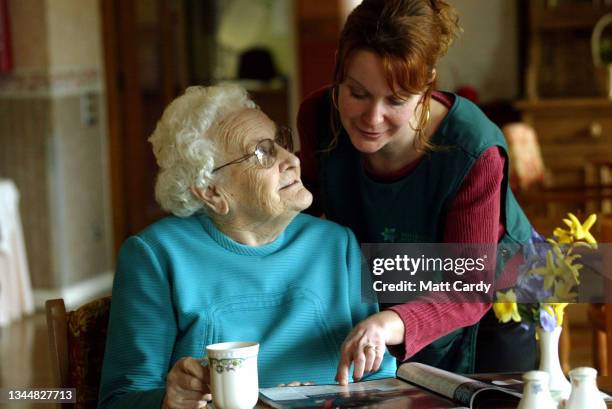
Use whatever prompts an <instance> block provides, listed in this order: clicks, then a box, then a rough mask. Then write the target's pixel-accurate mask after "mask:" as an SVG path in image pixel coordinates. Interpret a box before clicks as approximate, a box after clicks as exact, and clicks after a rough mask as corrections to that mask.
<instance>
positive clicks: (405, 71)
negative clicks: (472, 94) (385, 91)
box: [332, 0, 461, 149]
mask: <svg viewBox="0 0 612 409" xmlns="http://www.w3.org/2000/svg"><path fill="white" fill-rule="evenodd" d="M460 31H461V28H460V27H459V23H458V18H457V14H456V12H455V10H454V9H453V8H452V7H451V6H450V5H449V4H448V3H447V2H446V1H444V0H364V1H363V2H362V3H361V4H360V5H359V6H357V7H356V8H355V10H353V12H351V14H350V15H349V16H348V19H347V21H346V23H345V25H344V28H343V29H342V32H341V34H340V42H339V45H338V53H337V56H336V67H335V70H334V77H333V83H334V88H335V89H337V86H338V85H340V84H341V83H342V82H344V79H345V77H346V70H347V65H348V61H349V60H350V58H351V56H352V54H353V53H354V52H355V51H357V50H368V51H371V52H374V53H375V54H377V55H378V56H380V58H381V59H382V63H383V68H384V71H385V77H386V81H387V84H388V86H389V88H390V89H391V90H392V92H393V96H394V97H396V98H400V99H401V98H402V97H401V95H399V94H398V93H399V92H400V91H405V92H408V93H410V94H419V93H422V94H423V97H422V99H421V101H420V102H419V103H420V104H423V109H421V115H420V118H419V120H418V127H417V129H420V130H422V129H424V127H425V125H426V124H427V121H428V119H429V103H430V101H431V92H432V91H433V89H434V86H435V83H436V80H435V75H434V68H435V66H436V64H437V62H438V60H439V59H440V57H442V56H443V55H444V54H446V52H447V50H448V48H449V47H450V45H451V44H452V42H453V40H454V39H455V37H456V36H457V34H458V33H459V32H460ZM332 92H335V90H332ZM415 145H416V146H417V148H421V149H423V148H429V147H431V146H430V144H429V143H428V142H427V140H425V135H424V133H423V132H420V131H419V132H417V136H416V139H415Z"/></svg>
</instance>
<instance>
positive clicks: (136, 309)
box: [98, 236, 177, 409]
mask: <svg viewBox="0 0 612 409" xmlns="http://www.w3.org/2000/svg"><path fill="white" fill-rule="evenodd" d="M176 335H177V323H176V319H175V315H174V312H173V307H172V297H171V290H170V285H169V282H168V278H167V276H166V273H165V271H164V270H163V268H162V267H161V265H160V263H159V260H158V259H157V257H156V256H155V255H154V253H153V251H152V250H151V248H150V247H149V246H148V245H147V244H146V243H145V242H144V241H143V240H142V239H140V238H139V237H136V236H134V237H130V238H129V239H128V240H127V241H126V242H125V243H124V244H123V246H122V248H121V251H120V252H119V257H118V261H117V273H116V275H115V281H114V283H113V294H112V301H111V312H110V321H109V328H108V335H107V341H106V349H105V353H104V364H103V369H102V380H101V385H100V399H99V405H98V408H99V409H111V408H112V409H138V408H143V409H144V408H156V407H157V408H160V407H161V405H162V400H163V397H164V395H165V383H166V375H167V373H168V371H169V365H170V361H171V358H172V351H173V349H174V343H175V339H176Z"/></svg>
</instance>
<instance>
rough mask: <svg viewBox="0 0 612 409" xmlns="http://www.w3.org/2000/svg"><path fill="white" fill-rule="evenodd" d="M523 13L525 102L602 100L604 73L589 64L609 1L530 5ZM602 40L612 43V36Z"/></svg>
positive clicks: (556, 0) (547, 0)
mask: <svg viewBox="0 0 612 409" xmlns="http://www.w3.org/2000/svg"><path fill="white" fill-rule="evenodd" d="M524 9H526V12H527V14H528V15H527V21H528V22H527V26H526V31H527V33H526V36H525V38H526V39H527V66H526V72H525V91H526V94H527V98H528V99H530V100H533V99H538V98H568V97H593V96H597V95H601V96H606V95H607V89H606V88H607V87H606V83H605V80H606V78H607V71H606V70H605V68H598V67H595V65H594V64H593V56H592V53H591V34H592V31H593V28H594V27H595V24H596V23H597V21H598V20H599V19H600V18H601V17H602V16H604V15H605V14H607V13H611V12H612V1H609V0H529V1H528V2H527V4H526V6H525V7H524ZM602 38H603V39H604V40H606V41H612V34H610V33H608V30H606V33H605V35H604V36H603V37H602Z"/></svg>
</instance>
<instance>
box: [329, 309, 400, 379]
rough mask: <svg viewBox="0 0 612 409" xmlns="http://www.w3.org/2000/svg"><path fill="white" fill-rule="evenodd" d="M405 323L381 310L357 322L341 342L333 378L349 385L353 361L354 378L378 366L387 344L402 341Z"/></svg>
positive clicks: (358, 377) (395, 315)
mask: <svg viewBox="0 0 612 409" xmlns="http://www.w3.org/2000/svg"><path fill="white" fill-rule="evenodd" d="M403 339H404V323H403V322H402V320H401V319H400V317H399V316H398V315H397V314H396V313H395V312H393V311H382V312H379V313H377V314H374V315H372V316H370V317H368V318H366V319H365V320H363V321H361V322H360V323H359V324H357V325H356V326H355V327H354V328H353V330H352V331H351V332H350V333H349V334H348V336H347V337H346V339H345V340H344V342H343V343H342V349H341V351H340V362H339V363H338V370H337V372H336V381H337V382H338V383H339V384H341V385H347V384H348V376H349V370H350V367H351V363H353V380H355V381H358V380H360V379H361V378H362V377H363V375H364V374H366V373H368V372H375V371H378V369H380V364H381V363H382V360H383V357H384V355H385V349H386V346H387V345H396V344H400V343H402V342H403Z"/></svg>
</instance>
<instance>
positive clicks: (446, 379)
mask: <svg viewBox="0 0 612 409" xmlns="http://www.w3.org/2000/svg"><path fill="white" fill-rule="evenodd" d="M397 376H398V377H399V378H401V379H404V380H406V381H407V382H410V383H412V384H415V385H418V386H420V387H423V388H425V389H428V390H430V391H432V392H435V393H438V394H440V395H442V396H445V397H447V398H449V399H452V400H454V401H456V402H458V403H460V404H462V405H465V406H469V407H470V408H479V407H495V406H497V405H499V404H500V403H509V402H516V403H518V402H519V400H520V398H521V394H520V393H518V392H515V391H512V390H510V389H506V388H502V387H497V386H494V385H491V384H487V383H484V382H481V381H478V380H474V379H471V378H468V377H466V376H463V375H458V374H455V373H452V372H448V371H445V370H442V369H438V368H434V367H432V366H429V365H425V364H421V363H417V362H409V363H405V364H403V365H401V366H400V367H399V368H398V370H397Z"/></svg>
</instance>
